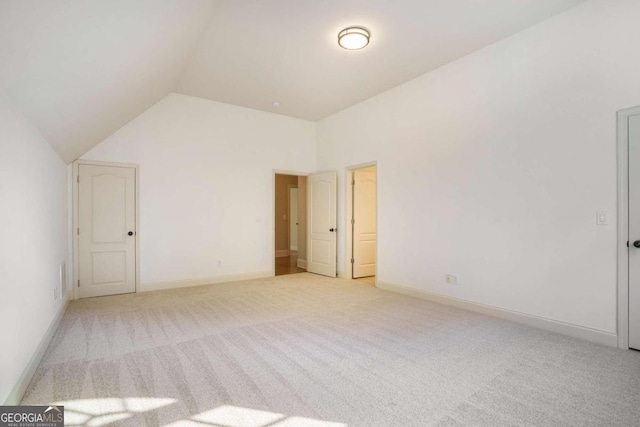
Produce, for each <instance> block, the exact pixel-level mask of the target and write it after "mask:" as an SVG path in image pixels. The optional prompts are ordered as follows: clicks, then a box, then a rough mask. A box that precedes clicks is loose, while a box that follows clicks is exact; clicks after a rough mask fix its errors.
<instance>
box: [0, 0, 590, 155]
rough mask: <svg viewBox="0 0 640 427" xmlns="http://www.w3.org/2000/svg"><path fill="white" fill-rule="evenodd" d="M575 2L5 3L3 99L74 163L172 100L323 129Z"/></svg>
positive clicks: (1, 2) (1, 23)
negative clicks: (190, 99)
mask: <svg viewBox="0 0 640 427" xmlns="http://www.w3.org/2000/svg"><path fill="white" fill-rule="evenodd" d="M584 1H585V0H398V1H390V0H350V1H345V0H269V1H264V0H263V1H260V0H134V1H132V0H0V90H1V91H2V92H3V93H4V95H5V96H6V97H7V98H9V99H10V100H11V101H12V102H13V103H14V104H15V105H16V106H17V107H18V108H19V109H20V110H21V111H22V113H23V114H24V115H25V116H26V117H27V118H28V119H29V120H30V121H31V122H32V123H33V124H34V125H35V126H37V127H38V128H39V130H40V131H41V133H42V134H43V135H44V136H45V137H46V138H47V139H48V140H49V142H50V143H51V144H52V146H53V147H54V148H55V149H56V151H57V152H58V153H59V154H60V156H61V157H62V158H63V159H65V160H66V161H72V160H73V159H75V158H77V157H79V156H80V155H82V154H83V153H85V152H86V151H87V150H89V149H90V148H91V147H93V146H94V145H96V144H98V143H99V142H100V141H102V140H103V139H104V138H106V137H107V136H109V135H110V134H111V133H113V132H115V131H116V130H117V129H119V128H120V127H122V126H123V125H124V124H126V123H127V122H128V121H130V120H132V119H133V118H135V117H136V116H137V115H139V114H140V113H142V112H143V111H144V110H146V109H147V108H149V107H150V106H152V105H153V104H154V103H156V102H157V101H159V100H160V99H162V98H163V97H165V96H166V95H167V94H168V93H170V92H178V93H183V94H187V95H192V96H197V97H201V98H207V99H212V100H216V101H221V102H226V103H230V104H236V105H241V106H246V107H250V108H256V109H260V110H264V111H271V112H274V113H278V114H285V115H290V116H294V117H300V118H304V119H309V120H319V119H322V118H324V117H326V116H328V115H330V114H333V113H335V112H337V111H340V110H342V109H344V108H346V107H349V106H351V105H353V104H356V103H358V102H360V101H362V100H364V99H367V98H369V97H371V96H374V95H376V94H378V93H380V92H382V91H384V90H387V89H389V88H392V87H394V86H397V85H399V84H401V83H403V82H405V81H408V80H410V79H412V78H414V77H417V76H419V75H421V74H424V73H426V72H428V71H430V70H433V69H435V68H437V67H439V66H441V65H443V64H446V63H448V62H451V61H453V60H455V59H457V58H460V57H462V56H464V55H467V54H469V53H471V52H473V51H475V50H478V49H481V48H482V47H485V46H487V45H489V44H491V43H494V42H496V41H498V40H500V39H502V38H505V37H508V36H510V35H512V34H515V33H517V32H519V31H521V30H523V29H525V28H528V27H530V26H532V25H535V24H537V23H539V22H541V21H544V20H546V19H548V18H550V17H552V16H554V15H556V14H559V13H561V12H563V11H565V10H567V9H569V8H571V7H574V6H576V5H578V4H580V3H583V2H584ZM348 25H362V26H365V27H367V28H369V29H371V32H372V37H371V44H370V45H369V46H368V47H367V48H366V49H363V50H361V51H345V50H343V49H341V48H340V47H338V45H337V43H336V37H337V33H338V31H339V30H341V29H342V28H344V27H346V26H348ZM274 101H278V102H279V103H280V106H279V107H278V108H276V107H274V106H273V105H272V103H273V102H274Z"/></svg>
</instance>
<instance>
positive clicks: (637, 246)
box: [633, 240, 640, 248]
mask: <svg viewBox="0 0 640 427" xmlns="http://www.w3.org/2000/svg"><path fill="white" fill-rule="evenodd" d="M633 246H635V247H636V248H640V240H636V241H635V242H633Z"/></svg>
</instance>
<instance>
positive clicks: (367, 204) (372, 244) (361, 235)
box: [352, 168, 376, 279]
mask: <svg viewBox="0 0 640 427" xmlns="http://www.w3.org/2000/svg"><path fill="white" fill-rule="evenodd" d="M352 184H353V189H352V191H353V207H352V209H353V216H352V219H353V221H352V224H353V278H354V279H357V278H359V277H369V276H375V275H376V171H375V169H374V168H367V169H362V170H360V169H358V170H354V171H353V183H352Z"/></svg>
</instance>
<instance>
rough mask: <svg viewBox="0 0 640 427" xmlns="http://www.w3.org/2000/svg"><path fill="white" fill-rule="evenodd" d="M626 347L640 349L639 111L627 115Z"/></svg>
mask: <svg viewBox="0 0 640 427" xmlns="http://www.w3.org/2000/svg"><path fill="white" fill-rule="evenodd" d="M628 129H629V241H630V243H629V347H630V348H633V349H636V350H640V114H638V115H635V116H631V117H629V122H628Z"/></svg>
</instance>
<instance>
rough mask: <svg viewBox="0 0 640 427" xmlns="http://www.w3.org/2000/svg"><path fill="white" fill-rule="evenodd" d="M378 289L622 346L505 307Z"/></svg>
mask: <svg viewBox="0 0 640 427" xmlns="http://www.w3.org/2000/svg"><path fill="white" fill-rule="evenodd" d="M376 287H378V288H380V289H384V290H387V291H391V292H396V293H399V294H403V295H408V296H412V297H417V298H421V299H426V300H429V301H432V302H436V303H440V304H445V305H450V306H453V307H456V308H461V309H463V310H469V311H474V312H476V313H481V314H486V315H487V316H492V317H497V318H500V319H505V320H509V321H512V322H516V323H521V324H523V325H527V326H533V327H535V328H539V329H544V330H547V331H551V332H556V333H559V334H563V335H568V336H570V337H574V338H579V339H583V340H586V341H591V342H594V343H597V344H602V345H606V346H609V347H617V346H618V336H617V335H616V334H613V333H610V332H605V331H601V330H598V329H591V328H586V327H584V326H579V325H574V324H572V323H566V322H561V321H558V320H552V319H548V318H546V317H540V316H534V315H531V314H525V313H520V312H517V311H512V310H506V309H504V308H498V307H494V306H490V305H485V304H480V303H476V302H471V301H467V300H463V299H460V298H454V297H449V296H446V295H441V294H437V293H434V292H429V291H424V290H420V289H415V288H410V287H408V286H402V285H396V284H392V283H386V282H381V281H377V283H376Z"/></svg>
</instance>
